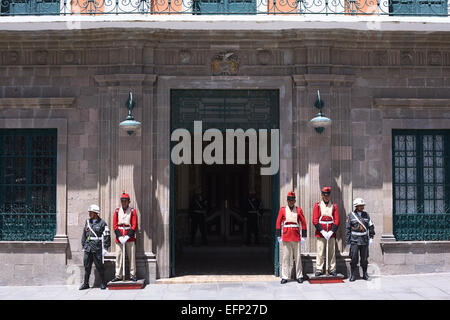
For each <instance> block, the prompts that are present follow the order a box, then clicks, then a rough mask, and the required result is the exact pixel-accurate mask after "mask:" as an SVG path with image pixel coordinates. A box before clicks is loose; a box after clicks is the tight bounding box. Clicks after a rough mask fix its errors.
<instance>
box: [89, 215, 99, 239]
mask: <svg viewBox="0 0 450 320" xmlns="http://www.w3.org/2000/svg"><path fill="white" fill-rule="evenodd" d="M86 223H87V225H88V228H89V230H91V232H92V233H93V234H94V235H95V236H96V237H97V238H98V236H97V234H96V233H95V231H94V230H92V227H91V224H90V223H89V219H87V220H86Z"/></svg>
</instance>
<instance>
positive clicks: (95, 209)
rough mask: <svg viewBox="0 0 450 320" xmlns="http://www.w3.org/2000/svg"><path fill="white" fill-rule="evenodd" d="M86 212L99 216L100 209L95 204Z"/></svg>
mask: <svg viewBox="0 0 450 320" xmlns="http://www.w3.org/2000/svg"><path fill="white" fill-rule="evenodd" d="M88 212H95V213H97V214H100V208H99V206H98V205H96V204H91V205H90V206H89V208H88Z"/></svg>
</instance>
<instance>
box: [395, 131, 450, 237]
mask: <svg viewBox="0 0 450 320" xmlns="http://www.w3.org/2000/svg"><path fill="white" fill-rule="evenodd" d="M392 155H393V159H392V168H393V173H392V178H393V209H394V212H393V219H394V235H395V237H396V239H397V240H405V241H407V240H429V241H433V240H450V227H449V222H450V201H449V198H450V164H449V163H450V161H449V160H450V130H393V134H392Z"/></svg>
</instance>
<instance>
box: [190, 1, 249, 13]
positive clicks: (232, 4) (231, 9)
mask: <svg viewBox="0 0 450 320" xmlns="http://www.w3.org/2000/svg"><path fill="white" fill-rule="evenodd" d="M192 11H193V13H194V14H228V13H234V14H256V0H194V1H193V10H192Z"/></svg>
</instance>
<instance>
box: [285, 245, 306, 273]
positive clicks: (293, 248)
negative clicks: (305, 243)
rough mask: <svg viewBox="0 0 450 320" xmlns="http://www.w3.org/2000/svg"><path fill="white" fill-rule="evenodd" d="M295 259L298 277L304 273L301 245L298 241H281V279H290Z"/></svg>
mask: <svg viewBox="0 0 450 320" xmlns="http://www.w3.org/2000/svg"><path fill="white" fill-rule="evenodd" d="M294 261H295V274H296V279H298V278H301V277H302V276H303V275H302V257H301V245H300V242H297V241H282V242H281V279H286V280H287V279H289V278H290V277H291V270H292V267H293V266H292V264H293V263H294Z"/></svg>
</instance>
